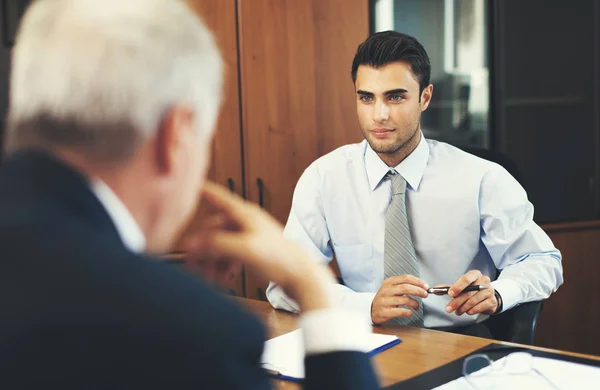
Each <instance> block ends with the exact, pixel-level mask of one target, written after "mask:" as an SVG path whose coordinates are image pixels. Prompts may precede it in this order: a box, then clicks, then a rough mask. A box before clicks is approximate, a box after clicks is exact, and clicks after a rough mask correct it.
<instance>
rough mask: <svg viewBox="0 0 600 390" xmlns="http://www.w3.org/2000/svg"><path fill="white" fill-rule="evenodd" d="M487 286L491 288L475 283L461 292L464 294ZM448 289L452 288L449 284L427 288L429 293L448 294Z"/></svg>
mask: <svg viewBox="0 0 600 390" xmlns="http://www.w3.org/2000/svg"><path fill="white" fill-rule="evenodd" d="M487 288H489V287H488V286H484V285H481V284H474V285H470V286H467V287H466V288H465V289H464V290H462V291H461V292H460V293H461V294H462V293H465V292H469V291H481V290H485V289H487ZM448 290H450V287H449V286H448V287H430V288H428V289H427V292H428V293H429V294H435V295H446V294H448ZM459 295H460V294H459Z"/></svg>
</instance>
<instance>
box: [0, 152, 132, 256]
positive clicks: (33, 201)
mask: <svg viewBox="0 0 600 390" xmlns="http://www.w3.org/2000/svg"><path fill="white" fill-rule="evenodd" d="M0 199H1V200H0V201H1V202H3V203H4V204H3V206H8V205H10V207H34V206H37V205H40V204H41V205H44V206H43V207H54V208H56V210H54V211H57V212H58V215H63V216H64V217H65V219H66V220H65V221H56V223H69V222H68V220H69V218H76V219H77V220H79V222H82V221H83V222H84V225H85V226H88V227H89V228H90V230H91V231H93V233H94V234H102V235H104V236H105V238H107V239H110V240H116V241H118V242H119V243H120V244H121V245H122V241H121V238H120V236H119V233H118V231H117V229H116V227H115V225H114V223H113V221H112V220H111V218H110V216H109V215H108V213H107V212H106V210H105V209H104V206H103V205H102V203H101V202H100V201H99V200H98V199H97V198H96V196H95V195H94V194H93V192H92V191H91V190H90V186H89V182H88V181H87V179H86V178H85V177H84V176H83V175H82V174H80V173H79V172H77V171H76V170H74V169H73V168H71V167H70V166H68V165H67V164H65V163H64V162H62V161H60V160H59V159H57V158H56V157H53V156H51V155H50V154H48V153H46V152H43V151H39V150H22V151H18V152H15V153H13V154H11V155H10V156H8V158H6V159H5V160H4V161H3V162H2V165H1V166H0Z"/></svg>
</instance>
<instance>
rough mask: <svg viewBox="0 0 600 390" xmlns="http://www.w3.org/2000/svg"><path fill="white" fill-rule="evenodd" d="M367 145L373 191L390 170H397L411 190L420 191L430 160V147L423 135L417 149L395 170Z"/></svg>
mask: <svg viewBox="0 0 600 390" xmlns="http://www.w3.org/2000/svg"><path fill="white" fill-rule="evenodd" d="M365 144H366V150H365V168H366V170H367V177H368V178H369V185H370V187H371V191H373V190H375V188H377V186H378V185H379V183H380V182H381V180H382V179H383V178H384V177H385V175H386V174H387V173H388V172H389V171H390V170H395V171H396V172H398V173H399V174H401V175H402V177H403V178H404V179H405V180H406V182H407V183H408V185H409V186H410V187H411V189H413V190H418V189H419V184H420V183H421V179H422V178H423V173H424V172H425V167H426V166H427V161H428V160H429V146H428V145H427V141H426V140H425V137H424V136H423V133H421V140H420V141H419V144H418V145H417V147H416V149H415V150H413V152H412V153H411V154H409V155H408V156H407V157H406V158H405V159H404V160H403V161H402V162H400V164H398V165H397V166H395V167H394V168H390V167H388V166H387V164H386V163H384V162H383V160H381V158H379V156H378V155H377V153H375V151H374V150H373V149H371V146H370V145H369V143H368V142H366V141H365Z"/></svg>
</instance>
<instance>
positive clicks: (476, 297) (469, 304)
mask: <svg viewBox="0 0 600 390" xmlns="http://www.w3.org/2000/svg"><path fill="white" fill-rule="evenodd" d="M489 297H490V296H489V294H486V293H485V292H483V291H481V292H478V293H475V294H473V295H472V296H471V297H470V298H469V299H467V300H466V301H465V303H463V304H462V305H461V306H459V307H457V308H456V311H455V312H456V315H462V314H464V313H466V312H468V311H469V310H471V309H472V308H473V307H475V306H477V305H478V304H479V303H480V302H483V301H485V300H486V299H488V298H489Z"/></svg>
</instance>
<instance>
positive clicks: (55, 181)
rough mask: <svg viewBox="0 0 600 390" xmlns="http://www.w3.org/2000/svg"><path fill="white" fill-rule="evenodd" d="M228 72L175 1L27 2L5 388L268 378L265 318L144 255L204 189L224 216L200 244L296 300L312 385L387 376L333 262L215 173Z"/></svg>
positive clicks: (8, 201)
mask: <svg viewBox="0 0 600 390" xmlns="http://www.w3.org/2000/svg"><path fill="white" fill-rule="evenodd" d="M221 85H222V59H221V56H220V54H219V52H218V49H217V48H216V46H215V44H214V40H213V37H212V35H211V34H210V32H209V31H208V30H207V29H206V27H205V26H204V25H203V24H202V23H201V22H200V20H198V18H196V17H195V16H194V14H193V13H192V12H191V11H190V10H189V9H188V8H187V7H186V6H185V4H184V3H183V2H182V1H179V0H126V1H123V0H39V1H36V2H34V3H33V4H32V6H31V7H30V8H29V10H28V11H27V13H26V15H25V17H24V19H23V22H22V25H21V27H20V29H19V33H18V37H17V43H16V46H15V48H14V52H13V64H12V72H11V94H10V110H9V132H8V140H7V141H8V142H7V144H8V147H9V153H8V157H7V159H6V160H5V161H4V162H3V164H2V168H1V169H0V233H1V234H0V253H1V254H2V263H1V264H2V268H1V271H0V309H1V312H2V314H1V315H2V320H1V321H0V373H1V375H0V388H5V389H25V388H31V389H39V388H41V387H50V388H57V389H95V388H98V389H107V388H130V389H146V388H163V389H170V388H176V389H219V390H221V389H228V390H229V389H231V390H233V389H268V388H270V383H269V379H268V377H267V375H266V374H265V372H264V371H263V370H262V368H261V366H260V356H261V353H262V349H263V343H264V340H265V330H264V329H263V327H262V326H261V325H260V323H259V322H258V321H257V319H256V318H254V317H253V316H252V315H250V314H249V313H247V312H246V311H245V310H243V309H242V308H240V307H238V306H237V305H236V304H235V303H234V302H232V301H231V300H229V299H228V298H226V297H224V296H222V295H220V294H218V293H216V292H215V291H213V290H212V289H211V288H209V287H208V284H207V283H205V282H203V281H201V280H197V279H195V278H193V277H191V276H189V275H186V274H184V273H182V272H179V271H178V270H176V269H173V268H172V267H170V266H168V265H165V264H161V262H160V261H158V260H156V259H153V258H152V254H153V253H154V254H157V253H165V252H167V251H169V249H170V247H171V244H172V243H173V241H174V239H175V238H176V237H177V236H178V232H179V231H180V230H181V229H182V228H183V227H185V225H186V223H187V221H188V219H189V218H190V216H191V215H193V212H194V209H195V204H196V201H197V199H198V195H199V194H200V192H201V190H202V189H203V191H204V193H203V200H204V201H207V202H209V203H211V204H212V205H213V206H215V207H216V208H217V209H218V210H220V211H221V215H220V216H219V217H218V218H217V220H216V222H218V223H215V220H211V221H210V222H209V225H208V226H206V230H205V231H204V234H202V235H201V236H198V237H196V238H195V239H194V240H192V242H191V243H190V249H191V250H193V251H195V252H194V254H195V255H197V256H204V257H203V259H204V260H210V259H213V258H218V259H223V258H227V259H229V260H230V261H234V262H236V263H242V264H245V265H247V266H249V267H252V268H254V269H255V270H256V271H257V272H258V273H259V274H261V275H262V276H263V277H266V278H271V279H272V280H275V281H276V282H277V283H279V284H281V285H282V287H283V289H284V290H285V291H286V292H287V293H289V294H291V295H292V296H294V297H295V298H296V299H297V300H298V303H299V306H300V307H301V308H302V311H303V314H302V316H301V318H300V321H301V324H302V326H303V331H304V341H305V350H306V351H307V358H306V381H305V388H306V389H313V390H314V389H356V390H359V389H372V388H377V383H376V379H375V375H374V373H373V370H372V368H371V367H370V363H369V358H368V357H367V355H366V354H364V353H360V352H357V351H358V350H359V347H360V346H358V345H355V343H356V342H355V341H354V338H353V337H352V336H353V334H354V332H362V331H368V330H369V324H368V323H367V322H366V321H362V322H361V321H356V318H355V317H354V319H352V318H353V315H352V314H348V313H345V312H343V311H340V310H338V309H334V308H333V305H332V303H331V302H330V300H329V299H328V294H327V290H328V289H329V288H331V286H333V278H332V276H331V275H330V274H328V273H327V272H324V271H325V269H324V267H322V266H321V265H318V264H316V263H315V262H313V261H312V260H310V258H309V256H308V254H307V253H306V252H305V251H304V250H303V249H302V248H300V247H298V246H296V245H294V244H292V243H290V242H289V241H287V240H285V239H283V236H282V235H281V228H280V226H279V224H278V223H276V222H275V220H274V219H273V218H271V217H270V216H268V215H267V214H265V213H263V212H262V211H261V210H260V209H259V208H258V207H257V206H254V205H250V204H248V203H246V202H244V201H242V200H241V199H238V198H237V197H234V196H232V195H230V194H229V193H228V191H226V190H224V189H222V188H219V187H217V186H215V185H209V184H207V183H205V175H206V171H207V167H208V164H209V161H210V158H209V150H210V145H211V138H212V132H213V127H214V125H215V121H216V118H217V114H218V109H219V104H220V97H221V94H222V88H221ZM144 253H146V254H144ZM219 268H220V267H219ZM340 324H346V325H345V326H343V327H341V329H342V331H340ZM348 325H350V326H349V327H348ZM346 332H348V333H346Z"/></svg>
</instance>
